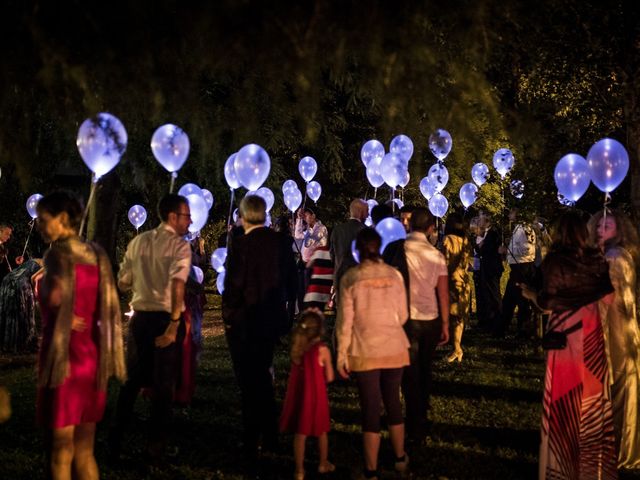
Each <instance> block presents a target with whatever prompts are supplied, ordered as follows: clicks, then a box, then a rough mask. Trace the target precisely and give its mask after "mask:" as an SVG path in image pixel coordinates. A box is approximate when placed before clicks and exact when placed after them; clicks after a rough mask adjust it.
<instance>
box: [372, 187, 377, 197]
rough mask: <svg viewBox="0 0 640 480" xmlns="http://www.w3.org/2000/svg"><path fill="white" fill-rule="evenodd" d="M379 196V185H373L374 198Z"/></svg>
mask: <svg viewBox="0 0 640 480" xmlns="http://www.w3.org/2000/svg"><path fill="white" fill-rule="evenodd" d="M377 196H378V187H373V199H374V200H375V199H376V197H377Z"/></svg>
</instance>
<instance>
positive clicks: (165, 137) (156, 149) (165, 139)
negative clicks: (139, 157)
mask: <svg viewBox="0 0 640 480" xmlns="http://www.w3.org/2000/svg"><path fill="white" fill-rule="evenodd" d="M151 151H152V152H153V156H154V157H156V160H157V161H158V163H160V165H162V166H163V167H164V168H165V170H167V171H168V172H172V173H173V172H177V171H178V170H180V169H181V168H182V166H183V165H184V162H186V161H187V157H188V156H189V137H188V136H187V134H186V133H185V132H184V130H182V129H181V128H180V127H178V126H176V125H172V124H171V123H168V124H166V125H162V126H161V127H158V129H157V130H156V131H155V132H154V133H153V136H152V137H151Z"/></svg>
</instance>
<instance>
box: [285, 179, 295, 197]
mask: <svg viewBox="0 0 640 480" xmlns="http://www.w3.org/2000/svg"><path fill="white" fill-rule="evenodd" d="M293 190H298V184H297V183H296V182H295V181H293V180H287V181H285V182H284V183H283V184H282V194H283V195H285V194H286V193H287V192H288V191H293Z"/></svg>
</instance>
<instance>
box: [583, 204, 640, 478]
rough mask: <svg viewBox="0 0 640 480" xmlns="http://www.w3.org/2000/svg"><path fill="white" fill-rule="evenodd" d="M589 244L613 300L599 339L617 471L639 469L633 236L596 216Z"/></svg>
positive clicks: (639, 341) (619, 218)
mask: <svg viewBox="0 0 640 480" xmlns="http://www.w3.org/2000/svg"><path fill="white" fill-rule="evenodd" d="M589 226H590V231H591V236H592V240H593V241H594V243H595V244H597V245H598V246H599V247H600V249H601V250H602V252H603V253H604V256H605V258H606V259H607V262H608V263H609V275H610V277H611V283H613V287H614V288H615V299H614V302H613V305H612V306H611V308H609V309H608V310H607V312H606V316H604V322H603V326H604V338H605V346H606V352H607V356H608V358H609V365H610V367H611V399H612V402H613V426H614V430H615V433H616V446H617V447H618V466H619V467H622V468H640V438H638V435H640V417H639V416H638V408H639V407H638V401H639V400H640V331H639V329H638V320H637V313H636V295H637V289H636V285H637V284H636V268H637V267H636V265H637V261H638V234H637V232H636V231H635V229H634V227H633V225H632V224H631V222H630V221H629V219H628V218H627V217H626V216H624V215H623V214H621V213H620V212H616V211H610V210H609V211H607V214H606V216H605V215H604V212H603V211H599V212H598V213H596V214H595V215H593V217H592V218H591V220H590V222H589Z"/></svg>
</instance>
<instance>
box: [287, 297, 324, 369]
mask: <svg viewBox="0 0 640 480" xmlns="http://www.w3.org/2000/svg"><path fill="white" fill-rule="evenodd" d="M324 332H325V329H324V315H323V314H322V312H320V310H318V309H317V308H307V309H306V310H305V311H304V312H302V315H300V320H299V321H298V323H297V324H296V325H295V326H294V327H293V332H292V333H291V361H292V362H293V363H295V364H296V365H300V363H301V362H302V357H303V356H304V354H305V352H306V351H307V350H309V348H310V347H311V346H312V345H314V344H316V343H318V342H319V341H320V339H321V338H322V336H323V335H324Z"/></svg>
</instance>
